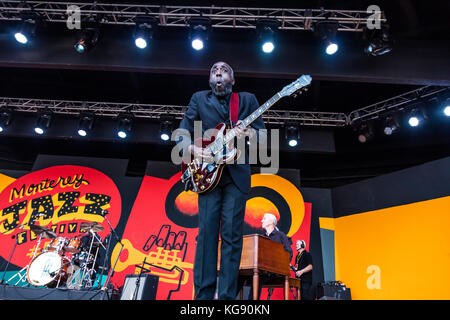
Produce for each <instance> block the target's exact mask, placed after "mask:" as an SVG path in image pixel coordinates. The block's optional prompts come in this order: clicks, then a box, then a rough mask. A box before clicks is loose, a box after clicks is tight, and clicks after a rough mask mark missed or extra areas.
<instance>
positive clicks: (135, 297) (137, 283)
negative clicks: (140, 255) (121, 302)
mask: <svg viewBox="0 0 450 320" xmlns="http://www.w3.org/2000/svg"><path fill="white" fill-rule="evenodd" d="M146 259H147V257H145V258H144V262H143V263H142V268H141V271H140V272H139V276H138V278H137V280H136V286H135V288H134V293H133V300H136V299H137V295H138V292H139V286H140V284H141V275H142V270H144V265H145V260H146Z"/></svg>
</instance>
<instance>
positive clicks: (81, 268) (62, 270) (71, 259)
mask: <svg viewBox="0 0 450 320" xmlns="http://www.w3.org/2000/svg"><path fill="white" fill-rule="evenodd" d="M80 228H81V230H86V235H87V234H90V237H89V238H90V241H89V244H87V243H85V244H83V241H82V239H78V238H77V237H74V238H70V239H68V238H65V237H59V236H57V235H56V233H55V232H53V231H51V230H50V229H49V228H47V227H43V226H38V225H30V229H31V231H33V232H34V233H35V234H36V235H37V236H38V240H37V244H36V248H35V249H34V253H33V256H32V258H31V261H30V263H29V264H28V265H27V266H25V267H24V268H23V269H22V270H20V271H19V272H18V273H17V274H15V275H14V276H13V277H12V278H11V279H9V280H8V282H10V281H11V280H12V279H13V278H14V277H15V276H17V275H19V277H20V279H19V282H20V281H23V278H24V277H25V276H26V280H27V281H28V283H30V284H31V285H33V286H36V287H42V286H45V287H48V288H58V287H67V288H68V289H82V288H91V287H93V285H94V280H95V277H96V270H95V269H96V267H97V266H96V262H97V258H98V253H99V251H100V250H99V249H100V247H103V248H104V249H106V248H105V246H104V245H103V243H102V240H101V238H100V237H99V236H98V235H97V234H96V232H99V231H102V230H103V226H102V225H100V224H98V223H97V222H83V223H81V225H80ZM41 239H51V241H50V243H49V244H48V245H47V246H45V247H44V248H43V249H42V250H41V252H40V253H38V248H39V246H40V244H41ZM23 271H26V273H25V274H22V273H21V272H23Z"/></svg>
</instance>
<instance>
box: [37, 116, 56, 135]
mask: <svg viewBox="0 0 450 320" xmlns="http://www.w3.org/2000/svg"><path fill="white" fill-rule="evenodd" d="M52 119H53V113H52V112H51V111H50V110H44V111H42V112H40V113H39V115H38V118H37V120H36V125H35V126H34V132H35V133H37V134H39V135H42V134H44V133H45V131H46V130H47V129H48V128H49V127H50V125H51V122H52Z"/></svg>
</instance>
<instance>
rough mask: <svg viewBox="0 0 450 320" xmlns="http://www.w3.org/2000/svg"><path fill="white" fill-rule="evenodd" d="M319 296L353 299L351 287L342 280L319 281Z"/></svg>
mask: <svg viewBox="0 0 450 320" xmlns="http://www.w3.org/2000/svg"><path fill="white" fill-rule="evenodd" d="M317 296H318V297H326V299H319V300H331V299H330V298H334V299H333V300H352V295H351V291H350V288H347V287H346V286H345V285H344V284H343V283H341V282H335V281H331V282H319V283H318V284H317Z"/></svg>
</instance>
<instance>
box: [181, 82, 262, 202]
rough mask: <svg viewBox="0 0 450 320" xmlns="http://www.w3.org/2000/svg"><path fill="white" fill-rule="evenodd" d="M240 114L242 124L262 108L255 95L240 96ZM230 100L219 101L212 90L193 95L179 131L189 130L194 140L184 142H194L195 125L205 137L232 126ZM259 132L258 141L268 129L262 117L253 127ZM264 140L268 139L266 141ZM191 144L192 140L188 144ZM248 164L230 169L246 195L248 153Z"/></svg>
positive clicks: (248, 167)
mask: <svg viewBox="0 0 450 320" xmlns="http://www.w3.org/2000/svg"><path fill="white" fill-rule="evenodd" d="M238 94H239V112H238V120H243V119H245V118H246V117H247V116H249V115H250V114H251V113H252V112H253V111H255V110H256V109H257V108H258V107H259V103H258V100H257V99H256V97H255V95H254V94H252V93H248V92H239V93H238ZM230 96H231V95H228V96H227V97H225V98H223V99H218V98H217V97H216V95H215V94H214V93H213V92H212V91H211V90H205V91H198V92H196V93H194V94H193V95H192V98H191V101H190V102H189V106H188V110H187V111H186V112H185V114H184V118H183V120H181V122H180V126H179V128H180V129H186V130H188V131H189V132H190V134H191V136H190V137H187V136H183V137H180V140H179V141H178V143H179V142H180V141H181V139H192V138H193V137H194V121H196V120H201V121H202V134H204V133H205V131H206V130H208V129H214V128H215V127H216V126H217V125H218V124H219V123H222V122H223V123H226V124H228V125H230V114H229V108H230V102H229V101H230ZM250 126H251V127H253V128H254V129H256V130H257V137H258V139H260V132H258V130H259V129H265V125H264V121H263V120H262V118H261V117H259V118H258V119H256V120H255V121H254V122H252V123H251V125H250ZM264 140H265V137H264ZM189 143H191V144H192V140H189ZM245 156H246V163H245V164H229V165H227V167H228V170H229V172H230V175H231V177H232V179H233V182H234V183H235V184H236V186H237V187H238V188H239V189H240V190H241V191H242V192H244V193H248V192H249V191H250V165H249V164H248V154H247V152H246V155H245Z"/></svg>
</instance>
